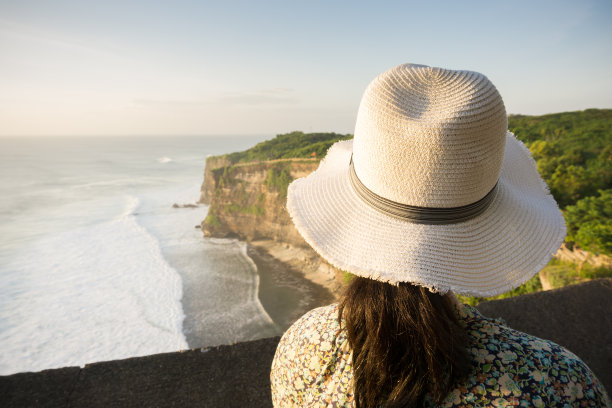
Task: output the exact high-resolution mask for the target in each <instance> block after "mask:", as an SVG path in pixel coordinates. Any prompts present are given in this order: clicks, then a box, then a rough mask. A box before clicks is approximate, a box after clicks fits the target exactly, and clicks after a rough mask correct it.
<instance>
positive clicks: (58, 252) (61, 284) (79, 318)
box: [0, 196, 188, 374]
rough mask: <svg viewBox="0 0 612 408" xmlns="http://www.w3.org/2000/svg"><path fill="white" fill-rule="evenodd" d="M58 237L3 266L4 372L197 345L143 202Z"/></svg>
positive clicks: (129, 202)
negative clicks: (139, 215) (145, 220)
mask: <svg viewBox="0 0 612 408" xmlns="http://www.w3.org/2000/svg"><path fill="white" fill-rule="evenodd" d="M125 201H126V202H125V208H124V211H123V213H122V214H121V215H120V216H119V217H117V218H115V219H113V220H108V221H105V222H101V223H98V224H95V225H93V226H88V227H83V228H77V229H74V230H72V231H67V232H64V233H60V234H49V235H47V236H45V237H44V238H43V239H40V240H38V242H36V243H35V244H34V245H32V246H31V247H30V248H29V249H28V251H27V252H26V251H23V252H22V253H19V254H15V257H14V258H13V259H12V261H11V262H10V263H9V264H8V265H3V268H2V269H3V271H2V275H3V279H2V281H1V282H0V285H1V287H0V293H2V295H3V302H1V303H0V345H1V346H2V350H3V353H2V354H1V355H0V374H10V373H14V372H22V371H37V370H41V369H47V368H56V367H64V366H73V365H81V366H82V365H83V364H85V363H90V362H95V361H105V360H114V359H121V358H127V357H132V356H139V355H149V354H155V353H161V352H168V351H176V350H181V349H185V348H187V347H188V346H187V341H186V339H185V335H184V334H183V319H184V317H185V315H184V312H183V309H182V305H181V298H182V295H183V288H182V281H181V277H180V275H179V274H178V273H177V271H176V270H175V269H174V268H172V267H171V266H170V265H169V264H168V263H167V262H166V260H165V259H164V256H163V255H162V251H161V248H160V245H159V242H158V241H157V240H156V239H155V238H154V237H153V236H152V235H151V234H149V233H148V232H147V230H146V229H145V228H144V227H142V226H140V225H139V224H138V223H137V222H136V217H134V212H135V211H136V210H137V209H138V207H139V205H140V201H139V200H138V198H136V197H133V196H127V197H126V200H125Z"/></svg>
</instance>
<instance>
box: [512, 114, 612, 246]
mask: <svg viewBox="0 0 612 408" xmlns="http://www.w3.org/2000/svg"><path fill="white" fill-rule="evenodd" d="M508 128H509V129H510V130H511V131H512V132H514V134H515V135H516V137H517V138H518V139H520V140H522V141H523V142H524V143H525V144H526V145H527V147H528V148H529V150H530V151H531V154H532V155H533V158H534V159H535V160H536V162H537V166H538V171H539V172H540V174H541V175H542V177H543V178H544V180H546V183H547V184H548V186H549V188H550V192H551V194H552V195H553V196H554V197H555V199H556V200H557V202H558V203H559V206H560V207H561V210H562V211H563V212H564V215H565V220H566V223H567V227H568V235H567V239H566V244H567V245H568V247H570V248H571V247H573V245H578V246H580V247H581V248H583V249H587V250H590V251H593V252H597V253H603V254H608V255H612V239H611V238H612V220H611V215H612V200H611V198H612V193H611V190H610V189H612V109H587V110H585V111H580V112H563V113H555V114H551V115H543V116H523V115H512V116H509V117H508Z"/></svg>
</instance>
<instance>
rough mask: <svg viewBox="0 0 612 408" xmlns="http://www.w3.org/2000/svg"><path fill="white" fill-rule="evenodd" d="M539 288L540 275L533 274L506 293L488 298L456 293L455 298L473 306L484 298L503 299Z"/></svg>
mask: <svg viewBox="0 0 612 408" xmlns="http://www.w3.org/2000/svg"><path fill="white" fill-rule="evenodd" d="M540 290H542V283H540V277H539V276H538V275H535V276H534V277H532V278H531V279H529V280H528V281H527V282H525V283H524V284H522V285H521V286H519V287H518V288H516V289H513V290H511V291H509V292H506V293H502V294H501V295H499V296H493V297H489V298H482V297H474V296H464V295H459V294H456V296H457V299H459V301H460V302H462V303H466V304H468V305H472V306H475V305H477V304H478V303H480V302H484V301H486V300H494V299H505V298H509V297H512V296H518V295H524V294H526V293H531V292H537V291H540Z"/></svg>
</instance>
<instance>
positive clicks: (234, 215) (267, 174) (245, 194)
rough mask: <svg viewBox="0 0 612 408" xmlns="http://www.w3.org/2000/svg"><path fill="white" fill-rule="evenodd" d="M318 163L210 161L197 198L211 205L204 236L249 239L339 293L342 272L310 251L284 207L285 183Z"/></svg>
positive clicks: (223, 158)
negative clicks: (199, 195)
mask: <svg viewBox="0 0 612 408" xmlns="http://www.w3.org/2000/svg"><path fill="white" fill-rule="evenodd" d="M318 165H319V160H318V159H309V158H293V159H277V160H267V161H256V162H246V163H237V164H232V163H231V161H230V160H229V159H228V158H227V156H219V157H209V158H208V159H207V160H206V169H205V172H204V183H203V185H202V192H201V199H200V201H201V202H203V203H206V204H208V205H209V209H208V216H207V217H206V219H205V220H204V221H203V222H202V231H203V233H204V235H205V236H208V237H216V238H229V237H236V238H239V239H242V240H244V241H247V242H249V244H250V245H251V246H254V247H256V248H257V249H259V250H260V251H264V252H266V253H268V254H270V255H271V256H273V257H274V258H276V259H278V260H280V261H281V262H283V263H285V264H286V265H288V266H289V267H293V268H295V269H297V270H300V271H301V272H302V273H303V274H304V275H305V276H306V277H307V278H308V279H309V280H311V281H313V282H316V283H318V284H320V285H322V286H325V287H327V288H328V289H329V290H330V291H331V292H332V293H333V294H335V295H337V294H338V293H339V291H340V290H341V286H342V281H343V279H344V273H343V272H342V271H340V270H338V269H336V268H334V267H333V266H331V265H329V264H328V263H327V262H325V261H324V260H323V259H322V258H321V257H319V256H318V255H317V254H316V253H315V252H314V251H313V250H312V249H311V248H310V246H309V245H308V244H307V243H306V242H305V241H304V239H303V238H302V237H301V235H300V234H299V233H298V232H297V230H296V229H295V227H294V226H293V222H292V221H291V217H290V216H289V213H288V212H287V210H286V208H285V202H286V200H287V196H286V194H287V193H286V192H287V186H288V185H289V183H290V182H291V181H292V180H294V179H296V178H300V177H305V176H307V175H308V174H310V173H311V172H313V171H314V170H315V169H316V168H317V167H318Z"/></svg>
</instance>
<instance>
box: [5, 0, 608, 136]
mask: <svg viewBox="0 0 612 408" xmlns="http://www.w3.org/2000/svg"><path fill="white" fill-rule="evenodd" d="M611 21H612V2H611V1H609V0H601V1H591V0H576V1H559V0H554V1H541V0H529V1H495V0H487V1H467V0H464V1H449V2H443V1H423V0H421V1H407V0H402V1H369V2H362V1H355V0H353V1H334V0H327V1H312V0H310V1H305V0H304V1H290V0H284V1H265V0H253V1H231V0H221V1H214V2H213V1H204V0H199V1H184V0H173V1H170V0H169V1H164V2H161V1H152V0H147V1H128V0H120V1H116V0H95V1H88V0H74V1H61V0H52V1H51V0H40V1H30V0H0V135H188V134H268V133H269V134H271V135H272V134H277V133H282V132H287V131H291V130H304V131H336V132H343V133H345V132H352V131H353V127H354V121H355V116H356V112H357V107H358V105H359V100H360V98H361V94H362V92H363V91H364V89H365V87H366V85H367V84H368V83H369V82H370V80H372V79H373V78H374V77H375V76H376V75H378V74H379V73H381V72H383V71H385V70H387V69H389V68H391V67H393V66H395V65H397V64H400V63H404V62H414V63H420V64H426V65H434V66H441V67H445V68H452V69H470V70H475V71H479V72H482V73H484V74H485V75H487V76H488V77H489V79H491V80H492V81H493V83H494V84H495V85H496V86H497V88H498V89H499V91H500V93H501V95H502V97H503V98H504V102H505V104H506V108H507V111H508V112H509V113H524V114H542V113H549V112H559V111H567V110H580V109H586V108H591V107H596V108H612V23H611Z"/></svg>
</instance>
